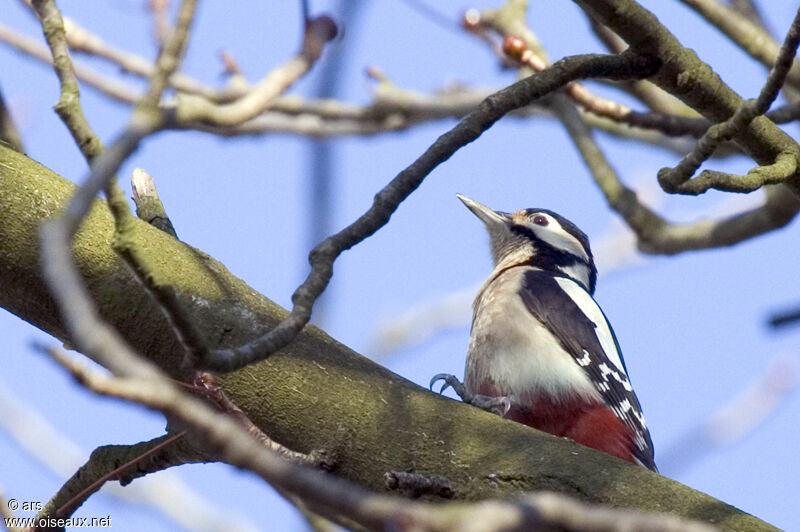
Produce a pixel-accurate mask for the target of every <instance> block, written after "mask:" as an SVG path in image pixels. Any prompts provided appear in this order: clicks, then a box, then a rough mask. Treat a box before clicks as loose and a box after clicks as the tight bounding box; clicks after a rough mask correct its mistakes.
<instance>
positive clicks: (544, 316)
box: [431, 195, 657, 471]
mask: <svg viewBox="0 0 800 532" xmlns="http://www.w3.org/2000/svg"><path fill="white" fill-rule="evenodd" d="M458 198H459V199H460V200H461V201H462V202H464V204H465V205H466V206H467V207H468V208H469V209H470V210H471V211H472V212H473V213H474V214H475V215H476V216H477V217H478V218H480V219H481V221H482V222H483V223H484V225H485V226H486V229H487V230H488V232H489V237H490V245H491V250H492V257H493V259H494V264H495V268H494V271H493V272H492V274H491V275H490V276H489V278H488V279H487V280H486V282H485V283H484V284H483V286H482V287H481V289H480V291H479V292H478V296H477V297H476V298H475V303H474V312H473V318H472V333H471V336H470V342H469V351H468V352H467V363H466V371H465V378H464V384H463V385H461V383H460V382H458V380H457V379H456V378H455V377H453V376H452V375H445V374H440V375H437V376H435V377H434V378H433V380H432V381H431V385H433V384H434V383H435V382H436V381H437V380H444V381H445V384H444V387H443V389H444V388H445V387H447V386H448V385H449V386H453V387H454V388H455V389H456V390H457V391H458V392H459V394H460V395H462V398H463V399H464V400H465V401H468V402H471V403H473V404H476V405H478V406H482V407H484V408H487V409H490V410H494V411H496V412H498V413H500V414H501V415H504V416H505V417H507V418H509V419H513V420H515V421H518V422H520V423H524V424H526V425H530V426H532V427H534V428H537V429H539V430H543V431H545V432H549V433H551V434H555V435H556V436H566V437H568V438H571V439H572V440H574V441H576V442H578V443H581V444H583V445H586V446H588V447H593V448H595V449H598V450H600V451H604V452H606V453H608V454H611V455H614V456H617V457H619V458H622V459H624V460H628V461H630V462H634V463H637V464H640V465H642V466H645V467H647V468H649V469H652V470H653V471H656V470H657V469H656V465H655V462H654V460H653V444H652V441H651V440H650V432H649V431H648V430H647V425H646V424H645V421H644V415H643V414H642V409H641V406H640V405H639V400H638V399H637V398H636V394H635V393H634V391H633V388H632V387H631V384H630V381H629V380H628V375H627V372H626V368H625V363H624V362H623V360H622V353H621V352H620V348H619V344H618V343H617V339H616V337H615V336H614V332H613V330H612V329H611V326H610V325H609V323H608V320H607V319H606V317H605V315H604V314H603V311H602V310H600V307H599V306H598V305H597V303H596V302H595V300H594V299H593V298H592V294H594V289H595V283H596V280H597V270H596V268H595V265H594V259H593V257H592V252H591V250H590V248H589V240H588V239H587V238H586V235H585V234H584V233H583V232H582V231H581V230H580V229H578V228H577V227H576V226H575V225H574V224H573V223H572V222H570V221H569V220H567V219H565V218H563V217H561V216H559V215H558V214H556V213H554V212H551V211H548V210H545V209H526V210H522V211H517V212H515V213H513V214H508V213H504V212H499V211H495V210H492V209H490V208H488V207H486V206H485V205H482V204H480V203H478V202H477V201H473V200H471V199H469V198H466V197H464V196H461V195H459V196H458Z"/></svg>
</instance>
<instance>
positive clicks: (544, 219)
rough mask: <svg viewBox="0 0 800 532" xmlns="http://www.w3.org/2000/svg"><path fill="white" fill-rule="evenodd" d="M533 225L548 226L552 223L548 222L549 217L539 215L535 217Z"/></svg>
mask: <svg viewBox="0 0 800 532" xmlns="http://www.w3.org/2000/svg"><path fill="white" fill-rule="evenodd" d="M533 223H535V224H536V225H542V226H544V225H547V224H548V223H550V222H548V221H547V217H546V216H543V215H541V214H537V215H536V216H534V217H533Z"/></svg>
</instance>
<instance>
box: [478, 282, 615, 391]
mask: <svg viewBox="0 0 800 532" xmlns="http://www.w3.org/2000/svg"><path fill="white" fill-rule="evenodd" d="M515 270H516V271H515ZM525 271H526V268H524V267H517V268H512V269H510V270H506V271H504V272H502V273H500V274H499V275H493V276H491V277H490V278H489V280H488V281H487V283H486V284H485V285H484V286H483V287H482V289H481V290H480V292H479V293H478V297H477V298H476V300H475V305H474V313H473V321H472V333H471V336H470V345H469V351H468V353H467V365H466V371H465V379H464V380H465V385H466V386H467V389H468V390H469V391H470V392H472V393H480V394H484V395H496V396H502V395H504V396H507V397H508V398H509V400H510V401H511V403H512V405H515V404H525V403H529V402H530V401H531V400H532V399H533V398H535V397H540V396H548V397H553V398H555V399H556V400H558V399H559V398H563V399H564V400H565V401H566V400H570V401H571V400H573V399H574V398H575V397H576V396H577V397H579V398H581V399H583V400H586V401H587V402H596V401H600V400H601V398H600V395H599V393H598V392H597V390H596V389H595V387H594V386H593V385H592V382H591V380H590V379H589V377H588V376H587V375H586V374H585V373H584V371H583V369H581V368H580V366H578V364H577V363H576V362H575V360H574V359H573V357H572V356H571V355H570V354H569V353H567V352H566V351H565V350H564V348H563V346H562V345H561V343H560V342H559V340H558V339H557V338H556V337H555V336H554V335H553V334H551V333H550V331H549V330H548V329H547V327H546V326H545V325H543V324H542V323H541V322H540V321H539V320H538V319H536V317H534V315H533V314H531V312H530V311H529V310H528V308H527V306H526V305H525V303H524V302H523V300H522V298H521V297H520V293H519V290H520V288H521V286H522V278H523V275H524V272H525ZM482 389H483V391H482ZM487 389H492V390H495V393H491V394H489V393H487V392H486V390H487Z"/></svg>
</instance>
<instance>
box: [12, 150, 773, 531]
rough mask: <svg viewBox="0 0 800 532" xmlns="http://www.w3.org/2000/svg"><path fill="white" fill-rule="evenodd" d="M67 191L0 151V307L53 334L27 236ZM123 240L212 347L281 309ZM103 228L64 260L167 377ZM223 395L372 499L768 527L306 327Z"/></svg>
mask: <svg viewBox="0 0 800 532" xmlns="http://www.w3.org/2000/svg"><path fill="white" fill-rule="evenodd" d="M74 189H75V188H74V186H73V185H72V184H70V183H68V182H67V181H65V180H63V179H62V178H60V177H59V176H57V175H55V174H53V173H52V172H51V171H49V170H47V169H46V168H44V167H42V166H40V165H38V164H37V163H35V162H33V161H31V160H30V159H28V158H26V157H25V156H23V155H21V154H19V153H17V152H14V151H13V150H11V149H8V148H5V147H2V146H0V285H2V286H3V290H2V291H0V306H3V307H5V308H6V309H8V310H9V311H11V312H13V313H15V314H17V315H18V316H20V317H21V318H22V319H24V320H27V321H29V322H30V323H32V324H34V325H36V326H38V327H40V328H41V329H43V330H45V331H46V332H48V333H50V334H52V335H54V336H56V337H58V338H61V339H63V340H67V341H68V339H67V338H65V333H64V328H63V326H62V325H61V322H60V320H59V318H58V316H57V313H56V311H55V307H54V305H53V303H52V301H51V299H50V298H49V296H48V295H47V292H46V290H45V287H44V284H43V282H42V280H41V278H40V274H39V264H38V249H37V231H38V227H39V225H40V224H41V222H42V220H44V219H46V218H50V217H53V216H54V215H55V214H56V213H57V212H59V211H60V210H61V209H63V207H64V205H65V203H66V201H67V199H68V197H69V195H70V194H72V193H73V192H74ZM134 222H135V226H136V233H137V234H136V235H133V236H131V238H133V239H134V240H135V244H136V245H137V246H138V248H139V250H140V253H141V254H142V255H143V256H146V257H147V264H146V266H147V268H148V270H149V271H150V272H151V273H152V275H153V276H154V278H155V279H156V280H157V282H160V283H165V284H170V285H171V286H173V287H174V290H175V294H176V297H177V298H179V300H180V302H181V305H182V306H183V308H184V309H185V312H186V313H187V314H188V315H189V317H190V318H191V319H192V320H193V321H194V322H195V323H197V324H198V326H199V328H200V330H202V331H203V333H204V334H205V336H206V340H207V342H208V343H209V345H210V346H212V347H225V346H229V345H237V344H240V343H242V342H245V341H247V340H249V339H251V338H253V337H254V336H257V335H259V334H262V333H263V332H264V330H266V329H269V328H270V327H273V326H274V325H275V323H277V321H278V320H280V319H281V318H282V317H283V316H285V314H286V311H285V310H284V309H282V308H280V307H279V306H277V305H275V304H274V303H273V302H271V301H270V300H268V299H267V298H265V297H263V296H261V295H260V294H258V293H256V292H255V291H254V290H253V289H252V288H250V287H249V286H247V285H246V284H245V283H244V282H242V281H241V280H239V279H237V278H235V277H234V276H232V275H231V274H230V273H229V272H228V271H227V270H226V269H225V267H224V266H222V265H221V264H219V263H218V262H216V261H215V260H213V259H212V258H210V257H208V256H207V255H205V254H203V253H202V252H200V251H198V250H196V249H194V248H191V247H189V246H187V245H185V244H183V243H181V242H179V241H177V240H176V239H174V238H172V237H170V236H168V235H166V234H164V233H163V232H161V231H159V230H157V229H156V228H154V227H151V226H149V225H147V224H146V223H144V222H142V221H140V220H135V221H134ZM112 235H113V220H112V218H111V215H110V213H109V211H108V208H107V207H106V205H105V204H104V203H103V202H101V201H99V200H98V201H97V202H96V203H95V205H94V207H93V209H92V211H91V213H90V215H89V216H88V217H87V219H86V220H85V221H84V223H83V225H82V229H81V231H80V232H79V234H78V236H77V239H76V242H75V246H74V255H75V260H76V262H77V264H78V265H79V266H80V270H81V272H82V274H83V275H84V277H85V278H86V281H87V285H88V287H89V290H90V291H91V293H92V295H93V297H94V298H95V300H96V301H97V303H98V306H99V309H100V312H101V314H102V315H103V316H104V318H105V319H106V320H108V321H109V322H110V323H111V324H112V325H113V326H114V327H116V328H117V330H119V332H120V333H121V334H122V335H124V337H125V338H126V340H127V341H128V342H129V343H130V345H132V346H133V347H134V348H135V349H137V350H138V351H139V352H140V353H142V354H143V355H144V356H146V357H147V358H148V359H150V360H152V361H153V362H155V363H157V364H158V365H159V366H161V367H162V368H164V370H165V371H167V372H168V373H169V374H171V375H173V376H175V377H183V378H184V379H185V380H188V379H189V378H191V375H185V374H183V373H182V371H181V370H180V363H181V360H182V358H183V352H182V348H181V346H180V344H179V343H178V342H177V341H176V339H175V337H174V334H173V331H172V330H171V329H170V328H169V327H168V326H167V324H166V322H165V320H164V317H163V316H162V314H161V312H160V311H159V310H158V308H157V307H156V306H155V304H154V303H153V302H152V300H151V299H150V298H149V297H148V296H147V295H146V294H145V293H144V291H143V290H142V288H141V286H140V285H139V284H138V283H137V282H136V281H135V280H134V279H133V277H132V275H131V273H130V272H129V271H128V269H127V268H126V267H125V265H124V264H123V262H122V261H121V260H120V259H119V258H118V257H117V256H116V255H115V254H114V252H113V251H112V249H111V237H112ZM220 382H221V383H222V386H223V388H224V390H225V393H226V394H227V395H228V396H229V397H230V398H231V399H232V400H233V401H234V402H235V403H236V404H237V405H238V406H239V407H241V408H242V410H243V411H244V412H245V413H246V414H247V415H248V416H249V418H250V419H251V420H252V421H253V422H254V423H255V424H256V425H258V426H259V427H260V428H261V429H262V430H264V432H266V433H267V434H268V435H270V436H271V437H273V438H274V439H275V440H276V441H278V442H280V443H282V444H283V445H286V446H287V447H289V448H292V449H294V450H297V451H300V452H309V451H311V450H314V449H323V450H325V451H326V452H327V453H328V455H329V456H330V457H331V458H332V460H333V461H334V462H335V464H336V470H335V471H334V472H335V474H337V475H339V476H341V477H343V478H346V479H348V480H351V481H353V482H356V483H358V484H360V485H362V486H365V487H367V488H370V489H373V490H375V491H378V492H382V491H386V489H387V488H386V485H385V474H386V473H387V472H389V471H406V472H418V473H421V474H425V475H439V476H442V477H444V478H446V479H447V480H448V481H449V482H450V485H451V486H452V490H453V497H454V498H455V499H461V500H475V499H482V498H486V497H497V496H504V495H511V494H520V493H522V492H526V491H533V490H551V491H556V492H561V493H566V494H570V495H573V496H575V497H578V498H580V499H583V500H587V501H591V502H596V503H603V504H610V505H614V506H622V507H628V508H635V509H640V510H650V511H661V512H669V513H673V514H675V515H678V516H684V517H691V518H693V519H698V520H704V521H707V522H713V523H714V524H716V525H717V526H721V527H724V528H727V529H730V530H774V529H773V528H772V527H770V526H769V525H767V524H766V523H763V522H761V521H759V520H757V519H755V518H753V517H752V516H750V515H748V514H745V513H743V512H741V511H739V510H737V509H736V508H733V507H731V506H729V505H727V504H724V503H722V502H720V501H717V500H715V499H713V498H711V497H709V496H707V495H704V494H702V493H699V492H697V491H695V490H692V489H690V488H687V487H685V486H683V485H681V484H679V483H677V482H674V481H672V480H670V479H667V478H665V477H661V476H659V475H657V474H654V473H652V472H650V471H648V470H646V469H645V468H642V467H639V466H635V465H632V464H629V463H627V462H624V461H621V460H618V459H616V458H613V457H611V456H608V455H605V454H603V453H600V452H597V451H594V450H591V449H587V448H584V447H581V446H580V445H578V444H575V443H573V442H570V441H568V440H565V439H561V438H555V437H553V436H550V435H546V434H543V433H540V432H537V431H535V430H533V429H531V428H529V427H526V426H524V425H520V424H518V423H513V422H511V421H507V420H503V419H501V418H499V417H497V416H495V415H492V414H489V413H486V412H483V411H480V410H478V409H476V408H473V407H470V406H467V405H464V404H461V403H458V402H455V401H452V400H450V399H446V398H443V397H439V396H437V395H435V394H433V393H431V392H429V391H428V390H425V389H423V388H421V387H419V386H416V385H415V384H413V383H411V382H408V381H407V380H405V379H403V378H401V377H399V376H397V375H395V374H393V373H391V372H390V371H388V370H386V369H385V368H383V367H381V366H379V365H377V364H375V363H373V362H371V361H370V360H368V359H366V358H364V357H362V356H360V355H358V354H357V353H355V352H353V351H352V350H350V349H348V348H347V347H345V346H343V345H341V344H340V343H338V342H336V341H335V340H333V339H332V338H330V337H329V336H327V335H326V334H325V333H324V332H322V331H321V330H319V329H317V328H315V327H313V326H307V327H306V328H305V329H304V330H303V332H302V333H301V334H300V335H299V336H298V337H297V339H296V340H295V341H294V342H292V343H291V344H290V345H289V346H288V347H286V348H285V349H283V350H282V351H280V352H278V353H276V354H275V355H274V356H273V357H271V358H269V359H268V360H266V361H264V362H260V363H258V364H254V365H252V366H248V367H246V368H244V369H241V370H238V371H236V372H233V373H230V374H226V375H223V376H222V377H221V378H220Z"/></svg>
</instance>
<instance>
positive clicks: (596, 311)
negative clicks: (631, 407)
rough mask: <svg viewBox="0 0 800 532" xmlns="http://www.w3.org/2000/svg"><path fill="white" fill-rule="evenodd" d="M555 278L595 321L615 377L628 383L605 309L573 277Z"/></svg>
mask: <svg viewBox="0 0 800 532" xmlns="http://www.w3.org/2000/svg"><path fill="white" fill-rule="evenodd" d="M555 280H556V282H557V283H558V285H559V286H560V287H561V289H562V290H563V291H564V292H566V293H567V295H569V297H570V298H572V300H573V301H574V302H575V304H576V305H578V308H580V309H581V312H583V313H584V315H586V317H587V318H589V319H590V320H592V321H593V322H594V324H595V326H596V328H595V334H596V335H597V339H598V340H599V341H600V346H601V347H602V348H603V351H604V352H605V354H606V356H607V357H608V360H609V361H610V362H611V363H612V364H613V365H614V366H616V367H615V368H614V372H613V373H614V376H615V378H616V379H617V380H619V381H620V382H623V380H622V379H625V380H624V383H625V384H627V382H628V378H627V377H628V375H627V373H625V366H623V365H622V359H621V358H620V355H619V351H617V344H616V342H614V335H613V334H611V329H610V328H609V327H608V321H606V317H605V316H604V315H603V311H602V310H600V306H599V305H598V304H597V302H596V301H595V300H594V299H593V298H592V296H590V295H589V293H588V292H587V291H586V290H584V289H583V288H581V286H579V285H578V284H577V283H576V282H575V281H573V280H572V279H567V278H566V277H555ZM610 369H611V368H609V370H610ZM626 389H627V390H629V389H630V384H627V386H626Z"/></svg>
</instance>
